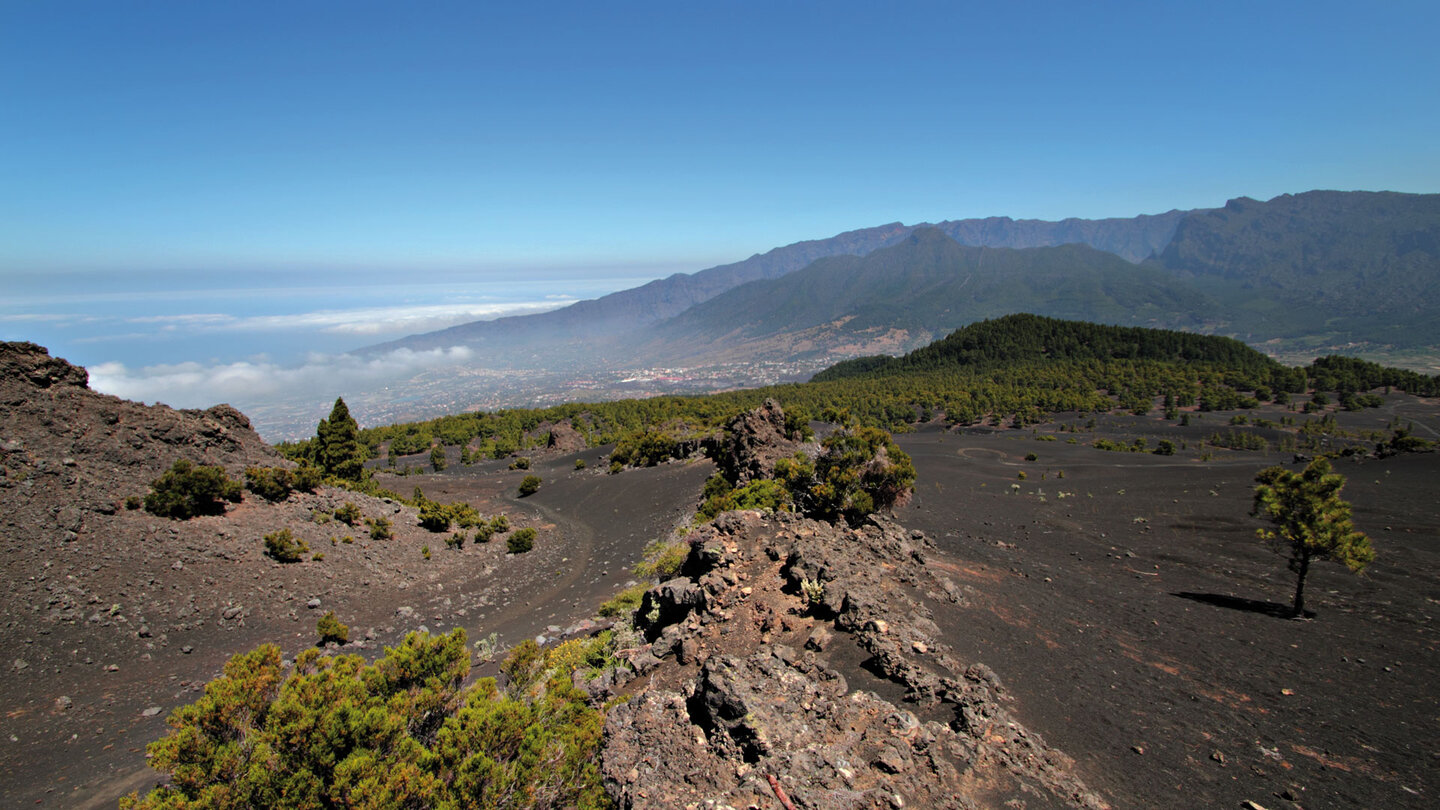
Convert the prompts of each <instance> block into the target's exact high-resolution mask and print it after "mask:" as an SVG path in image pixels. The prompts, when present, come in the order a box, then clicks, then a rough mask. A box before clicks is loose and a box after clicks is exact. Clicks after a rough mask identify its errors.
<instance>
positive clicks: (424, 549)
mask: <svg viewBox="0 0 1440 810" xmlns="http://www.w3.org/2000/svg"><path fill="white" fill-rule="evenodd" d="M420 556H422V557H424V558H425V559H427V560H428V559H430V547H429V546H421V547H420Z"/></svg>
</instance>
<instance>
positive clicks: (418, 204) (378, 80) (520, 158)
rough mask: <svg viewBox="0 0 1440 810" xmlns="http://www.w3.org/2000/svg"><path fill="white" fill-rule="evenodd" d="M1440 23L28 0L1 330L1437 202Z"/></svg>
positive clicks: (5, 72)
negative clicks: (975, 230) (1012, 225)
mask: <svg viewBox="0 0 1440 810" xmlns="http://www.w3.org/2000/svg"><path fill="white" fill-rule="evenodd" d="M1437 30H1440V7H1437V5H1436V4H1434V3H1433V2H1430V3H1418V2H1417V3H1374V4H1369V3H1367V4H1359V3H1331V2H1262V3H1255V2H1246V3H1225V2H1220V3H1205V4H1197V3H1169V2H1146V3H1074V2H1068V3H1024V2H1021V3H985V4H976V3H904V2H900V3H885V4H878V3H864V4H862V3H846V2H804V3H802V2H763V3H748V2H712V3H703V4H702V3H677V2H667V3H655V4H646V3H624V2H617V3H594V2H586V3H558V2H555V3H544V2H541V3H525V4H504V5H501V4H493V3H480V2H463V3H452V2H420V3H399V2H380V3H377V2H356V1H355V0H347V1H346V2H323V1H322V0H304V1H303V2H294V0H289V1H288V2H280V3H277V2H258V1H255V0H249V1H247V2H218V1H217V2H193V1H190V0H186V1H184V2H181V1H178V0H177V1H175V2H145V1H144V0H133V1H132V2H123V3H117V2H104V1H103V0H93V1H92V2H68V1H67V0H35V2H20V1H17V0H3V2H0V291H5V290H8V291H9V292H10V294H11V296H10V297H11V298H12V299H16V298H24V301H25V303H24V304H23V306H22V305H20V304H15V303H13V301H12V304H11V305H10V307H9V309H6V308H5V305H4V304H0V337H3V338H6V339H16V338H19V337H26V336H28V335H30V334H32V333H33V334H38V335H39V336H40V337H41V338H44V339H45V340H49V341H51V342H55V343H58V344H60V345H59V346H58V348H60V349H61V350H62V351H64V350H69V351H70V353H71V354H72V355H77V356H79V357H80V359H81V360H82V361H87V362H109V361H123V362H126V363H130V364H140V363H144V362H174V361H175V360H176V355H177V354H178V353H179V352H180V348H181V347H180V344H178V343H175V342H173V341H172V342H170V343H164V342H163V341H160V340H158V339H155V340H151V341H150V343H148V344H146V343H143V342H142V343H135V342H131V343H126V342H125V341H123V340H119V339H118V338H117V340H115V341H111V342H108V343H107V341H106V340H105V338H106V336H107V335H110V336H112V337H116V336H118V335H120V334H121V333H120V332H117V331H114V330H115V329H118V328H120V326H119V325H116V324H112V325H110V326H106V327H105V328H104V329H101V328H99V327H93V328H91V329H90V331H84V330H82V331H79V332H74V331H72V332H66V331H65V330H64V329H61V328H59V327H56V328H54V329H51V330H50V331H48V332H46V331H44V330H36V329H34V327H35V325H36V324H37V323H41V322H42V321H40V320H37V319H38V318H40V317H42V316H43V317H55V316H60V315H67V314H68V315H75V316H79V315H86V316H94V317H110V318H114V317H116V315H115V310H114V309H113V308H112V309H108V310H103V311H101V310H102V309H103V308H100V309H97V306H98V305H94V304H90V305H86V304H83V303H81V302H80V299H82V298H84V297H85V296H87V295H88V296H90V297H91V298H93V297H94V296H95V295H96V294H97V292H105V291H112V292H116V293H117V294H119V293H126V294H134V293H142V294H143V293H146V292H148V291H151V290H156V291H163V292H166V293H167V294H171V295H172V296H173V295H176V294H178V293H176V291H177V290H181V291H184V290H189V291H190V293H191V295H192V299H193V300H188V301H182V302H181V303H175V304H173V305H172V306H170V307H168V308H164V309H163V311H159V312H150V311H148V309H146V308H145V307H144V306H140V305H138V304H134V303H131V304H130V305H129V306H132V307H134V306H139V307H140V309H141V310H145V311H142V312H140V313H139V315H138V317H150V316H152V315H219V316H224V317H230V318H235V319H242V320H243V319H245V318H251V317H261V316H265V315H267V314H269V315H273V314H284V313H277V312H276V311H274V306H272V305H270V304H267V303H266V302H267V301H273V300H279V299H282V298H286V296H285V295H284V294H280V295H269V296H267V295H266V294H264V291H272V292H279V293H284V292H285V291H291V295H290V297H292V298H293V297H302V296H303V297H307V301H308V303H306V304H304V305H303V306H301V305H299V304H296V303H294V302H293V301H292V302H290V303H289V304H287V306H288V308H289V309H288V310H287V312H289V313H290V314H296V315H301V314H306V313H308V312H310V311H317V310H327V311H331V310H336V309H339V310H344V311H352V312H353V311H357V310H363V309H367V308H370V309H373V308H374V307H376V306H381V305H383V304H384V301H385V300H386V299H382V298H381V297H380V293H378V292H377V293H376V294H375V295H373V296H372V297H371V298H370V299H368V300H366V301H350V302H340V303H338V304H336V305H335V306H329V305H328V304H327V303H326V299H325V298H324V290H326V289H333V288H334V287H335V286H336V285H338V284H342V283H344V284H349V285H350V286H365V287H367V288H374V289H377V290H378V289H379V288H380V287H382V286H384V285H387V284H389V285H393V283H394V282H395V281H397V280H399V281H401V282H415V283H416V290H417V292H416V293H415V294H414V295H411V296H409V297H408V298H407V300H406V301H404V302H401V303H402V304H403V306H405V307H434V306H443V305H448V304H451V303H453V301H450V300H448V299H447V298H446V295H445V283H453V284H455V285H464V284H481V285H484V284H511V285H513V286H514V287H515V289H513V290H511V291H510V292H509V293H508V294H507V295H502V296H499V298H497V299H496V300H501V299H503V300H504V301H510V302H512V303H515V304H516V305H517V306H518V305H530V304H533V303H534V302H535V301H536V300H541V299H543V298H544V296H545V295H547V294H549V295H559V296H576V295H578V296H581V297H584V296H586V295H590V294H598V293H599V292H604V291H608V289H612V288H619V287H620V286H631V283H632V282H634V281H636V280H644V279H647V278H654V277H658V276H662V275H667V274H669V273H671V272H676V271H687V272H688V271H694V270H699V269H702V268H704V267H708V266H711V265H714V264H718V263H722V262H728V261H734V260H737V259H741V258H744V257H746V256H748V255H750V254H752V253H756V252H761V251H764V250H768V249H769V248H771V247H775V246H778V245H782V244H786V243H789V242H794V241H797V240H801V239H811V238H821V237H825V236H829V235H833V234H835V233H837V232H840V231H844V230H848V229H852V228H859V227H866V226H870V225H876V224H881V223H885V222H891V221H896V220H899V221H904V222H907V223H914V222H917V221H937V220H942V219H956V218H963V217H974V216H989V215H1008V216H1013V217H1034V218H1043V219H1059V218H1063V217H1067V216H1076V217H1108V216H1133V215H1135V214H1140V213H1156V212H1160V211H1164V210H1168V209H1171V208H1193V207H1208V206H1217V205H1220V204H1223V203H1224V201H1225V200H1226V199H1227V198H1230V197H1235V196H1240V195H1247V196H1252V197H1257V198H1262V199H1263V198H1268V197H1272V196H1275V195H1277V194H1282V193H1286V192H1298V191H1304V190H1308V189H1312V188H1337V189H1388V190H1397V191H1412V192H1436V191H1440V154H1437V151H1440V150H1437V145H1436V144H1437V140H1436V137H1435V134H1436V133H1437V132H1440V49H1436V48H1435V47H1434V43H1433V36H1434V32H1435V31H1437ZM421 281H431V282H441V283H437V284H434V285H432V286H431V287H428V288H422V286H421V285H419V282H421ZM521 288H523V289H521ZM257 290H258V291H260V292H258V293H257V292H256V291H257ZM302 290H303V291H304V292H303V293H302V292H300V291H302ZM316 290H319V291H320V293H319V295H318V297H313V298H310V297H311V296H316V293H315V291H316ZM202 293H205V294H206V295H208V296H209V297H208V298H207V297H206V295H202ZM384 294H385V295H387V296H390V295H394V290H393V286H392V287H390V288H387V291H386V292H385V293H384ZM0 297H3V296H0ZM182 298H183V296H182ZM142 299H143V296H142ZM173 300H174V299H173V298H172V301H173ZM554 300H559V299H554ZM39 301H43V302H45V303H37V302H39ZM67 301H70V302H71V303H73V304H74V305H73V306H69V307H68V308H67V307H66V306H64V304H65V303H66V302H67ZM112 303H113V302H112ZM490 303H495V301H490ZM87 306H88V307H89V309H87V308H86V307H87ZM107 306H108V305H107ZM477 306H479V304H477ZM221 307H227V308H228V309H225V311H218V312H217V311H211V310H216V309H217V308H221ZM307 307H308V308H307ZM477 311H478V310H477ZM97 312H98V313H99V314H98V315H97V314H96V313H97ZM432 314H433V312H432ZM44 323H51V324H55V323H59V321H53V320H51V321H44ZM194 323H202V322H201V321H195V322H194ZM247 323H253V322H247ZM92 324H93V322H92ZM212 325H213V323H212ZM332 326H333V324H332ZM112 327H114V328H113V329H112ZM106 329H110V330H111V331H110V332H107V331H106ZM172 331H173V330H172ZM112 333H113V334H112ZM307 334H309V333H307ZM327 334H334V333H333V332H331V333H327ZM32 339H34V338H32ZM82 339H83V340H87V341H89V342H87V343H81V342H77V341H80V340H82ZM337 340H338V339H337ZM364 342H365V341H363V340H359V341H357V343H364ZM234 343H235V341H234V340H233V339H231V340H230V344H234ZM145 345H150V346H151V347H152V349H154V352H155V353H154V355H153V356H148V357H147V355H146V350H145V348H144V347H145ZM338 345H339V344H338V343H336V342H332V344H327V345H326V346H324V347H322V348H326V349H329V348H337V347H338ZM105 346H110V347H112V350H113V351H112V353H113V354H115V355H116V356H107V355H106V354H105V351H104V350H103V347H105ZM162 346H164V347H165V348H164V349H163V350H161V347H162ZM52 348H56V347H52ZM196 350H197V351H202V352H204V353H206V356H204V357H195V358H193V359H195V360H206V359H207V358H208V359H212V360H217V361H228V360H229V359H233V356H234V355H235V354H236V352H238V351H239V349H238V348H236V347H235V346H233V345H229V346H228V348H227V347H226V346H221V344H219V343H216V342H215V341H210V342H203V341H202V342H201V343H200V344H197V347H196ZM227 352H228V354H227Z"/></svg>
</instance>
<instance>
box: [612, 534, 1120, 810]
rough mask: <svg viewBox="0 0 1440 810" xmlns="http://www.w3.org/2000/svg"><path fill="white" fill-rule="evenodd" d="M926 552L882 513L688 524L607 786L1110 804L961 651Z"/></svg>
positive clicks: (830, 797)
mask: <svg viewBox="0 0 1440 810" xmlns="http://www.w3.org/2000/svg"><path fill="white" fill-rule="evenodd" d="M928 547H929V541H928V540H927V539H926V538H925V537H924V536H923V535H920V534H918V533H913V532H908V531H906V530H905V529H904V528H903V527H901V526H899V525H898V524H896V523H894V522H893V521H890V520H887V519H883V518H882V519H872V520H871V521H870V522H869V523H867V524H866V525H864V526H861V527H859V528H857V529H850V528H846V527H843V526H840V527H837V526H834V525H831V524H829V523H823V522H817V521H813V520H807V519H803V518H799V517H796V516H793V515H788V514H775V515H770V516H765V515H761V514H760V513H757V512H730V513H726V514H724V515H721V516H720V518H718V519H717V520H716V521H715V523H714V524H712V525H710V526H706V527H703V528H701V529H699V530H697V531H696V532H695V533H694V535H693V537H692V540H691V550H690V557H689V558H688V559H687V561H686V566H685V568H684V570H685V571H686V573H687V576H685V577H683V578H679V579H675V580H671V581H668V582H665V583H662V584H661V585H658V586H656V587H655V588H653V589H651V591H650V592H648V593H647V594H646V596H645V599H644V601H643V603H642V605H641V608H640V610H639V611H638V612H637V618H638V620H639V621H640V622H641V624H642V629H643V630H644V631H645V637H646V638H647V639H649V640H650V641H651V643H650V644H649V645H647V646H645V647H643V648H641V649H638V650H635V651H632V653H631V654H632V656H633V657H634V659H635V661H636V663H637V669H639V670H642V671H644V672H645V675H646V676H645V677H644V678H642V679H641V680H639V681H637V683H644V684H647V685H646V686H643V687H642V688H640V689H639V690H637V691H636V692H635V694H634V695H633V697H632V698H631V700H629V701H628V702H627V703H624V704H622V705H619V706H617V707H616V708H614V709H613V710H612V711H611V713H610V716H609V720H608V722H607V725H606V732H605V743H604V748H603V752H602V763H601V767H602V773H603V775H604V778H605V781H606V787H607V789H608V790H609V792H610V793H611V796H612V797H613V798H614V799H615V800H616V801H617V803H618V804H620V806H622V807H655V808H660V807H665V808H672V807H720V806H727V805H728V806H731V807H747V806H761V807H773V806H776V804H775V803H776V802H777V801H779V802H781V804H782V805H783V803H784V802H785V801H788V802H790V803H791V804H792V805H793V806H794V807H797V808H852V807H853V808H862V807H864V808H869V807H907V806H909V807H956V808H973V807H988V806H998V805H1000V804H1002V803H1006V802H1009V801H1012V800H1017V799H1018V800H1020V801H1023V802H1024V803H1025V806H1027V807H1032V808H1033V807H1084V808H1101V807H1106V806H1107V805H1106V804H1105V802H1104V801H1103V800H1102V799H1101V798H1100V797H1098V796H1097V795H1095V794H1094V793H1092V792H1090V791H1089V790H1088V789H1087V788H1086V787H1085V786H1084V784H1083V783H1082V782H1081V780H1080V779H1079V778H1078V777H1077V776H1075V774H1074V773H1073V770H1072V765H1071V763H1070V761H1069V760H1068V759H1067V758H1066V757H1065V756H1064V755H1063V754H1061V753H1059V752H1057V751H1055V750H1053V749H1051V748H1049V747H1048V746H1046V745H1045V743H1044V742H1043V741H1042V740H1041V739H1040V738H1039V737H1037V736H1036V735H1034V734H1032V733H1030V732H1028V731H1027V730H1026V729H1025V728H1024V727H1022V726H1021V725H1020V724H1019V723H1018V722H1016V721H1015V719H1014V718H1013V717H1012V716H1011V715H1010V713H1009V712H1008V711H1007V709H1006V707H1005V704H1006V702H1007V698H1006V696H1005V691H1004V688H1003V686H1002V685H1001V684H1000V682H999V680H998V679H997V678H996V677H995V675H994V673H992V672H991V671H990V670H989V669H987V668H985V667H984V666H981V665H976V664H968V665H967V664H965V663H963V662H960V661H958V660H956V659H955V658H954V656H953V654H952V652H951V649H950V647H949V645H947V644H946V642H945V640H944V638H943V637H942V634H941V632H940V630H939V628H938V627H937V626H936V624H935V622H934V621H933V620H932V617H933V615H934V614H933V613H932V606H937V607H938V606H939V605H940V604H942V603H953V602H957V601H959V600H961V599H962V598H963V594H962V593H961V592H960V591H959V590H958V589H957V588H956V587H955V586H954V585H953V584H952V583H951V582H949V581H948V580H947V579H946V578H944V577H943V576H940V575H937V574H935V573H934V572H933V571H931V570H930V568H929V567H927V561H926V557H925V550H926V549H927V548H928ZM657 659H658V661H657ZM642 662H643V663H642ZM782 795H783V796H784V799H783V800H782V799H781V798H780V797H781V796H782Z"/></svg>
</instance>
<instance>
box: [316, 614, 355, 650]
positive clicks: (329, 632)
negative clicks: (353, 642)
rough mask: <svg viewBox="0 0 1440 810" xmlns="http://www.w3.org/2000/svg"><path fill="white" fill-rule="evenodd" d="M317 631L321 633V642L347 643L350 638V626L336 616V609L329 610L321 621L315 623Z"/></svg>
mask: <svg viewBox="0 0 1440 810" xmlns="http://www.w3.org/2000/svg"><path fill="white" fill-rule="evenodd" d="M315 632H316V633H319V634H320V643H321V644H328V643H330V642H334V643H336V644H345V643H346V642H348V641H349V640H350V628H349V627H347V626H346V625H344V624H342V623H341V622H340V620H339V619H337V618H335V611H333V610H331V611H327V612H326V614H325V615H324V616H321V617H320V621H318V622H316V623H315Z"/></svg>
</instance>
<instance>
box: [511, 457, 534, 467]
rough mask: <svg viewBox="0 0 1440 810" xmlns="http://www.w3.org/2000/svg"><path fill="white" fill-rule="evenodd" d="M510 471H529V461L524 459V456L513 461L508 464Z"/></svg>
mask: <svg viewBox="0 0 1440 810" xmlns="http://www.w3.org/2000/svg"><path fill="white" fill-rule="evenodd" d="M510 469H512V470H528V469H530V459H529V458H526V457H525V456H521V457H520V458H517V459H515V460H514V461H512V462H510Z"/></svg>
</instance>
